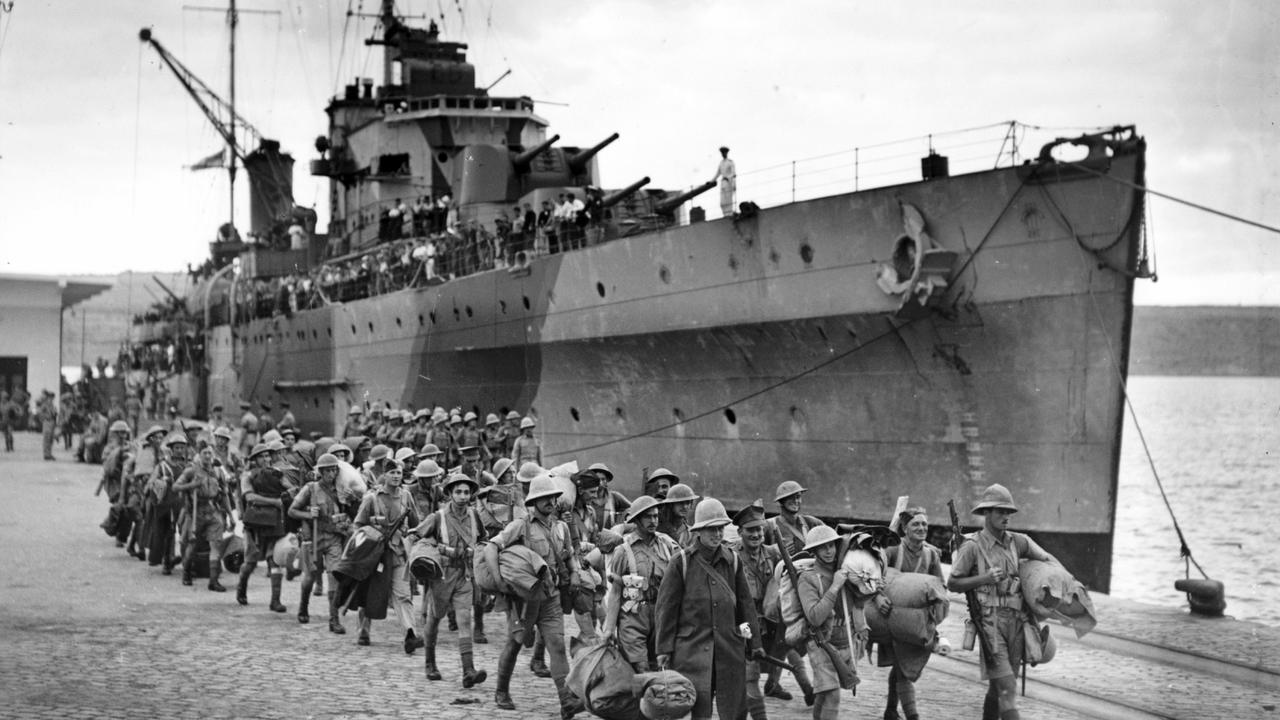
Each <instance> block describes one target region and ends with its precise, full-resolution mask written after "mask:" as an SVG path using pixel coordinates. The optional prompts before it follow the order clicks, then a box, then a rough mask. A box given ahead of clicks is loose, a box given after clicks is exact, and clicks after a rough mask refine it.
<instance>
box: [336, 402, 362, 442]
mask: <svg viewBox="0 0 1280 720" xmlns="http://www.w3.org/2000/svg"><path fill="white" fill-rule="evenodd" d="M363 416H364V410H361V409H360V406H359V405H352V406H351V409H350V410H348V411H347V424H346V425H344V426H343V428H342V434H341V435H340V437H355V436H356V435H359V434H360V426H361V424H362V423H363V421H364V417H363Z"/></svg>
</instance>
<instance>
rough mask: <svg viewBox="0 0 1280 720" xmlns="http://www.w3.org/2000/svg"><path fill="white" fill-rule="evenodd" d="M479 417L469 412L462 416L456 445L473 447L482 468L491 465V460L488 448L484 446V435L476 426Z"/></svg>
mask: <svg viewBox="0 0 1280 720" xmlns="http://www.w3.org/2000/svg"><path fill="white" fill-rule="evenodd" d="M478 421H479V417H478V416H477V415H476V414H475V413H474V412H471V411H468V412H467V414H466V415H463V416H462V422H463V428H462V431H461V432H459V433H458V443H459V444H460V445H461V446H462V447H474V448H476V451H477V452H478V453H479V454H480V460H481V462H483V463H484V465H483V467H486V468H487V467H490V466H492V464H493V458H492V457H491V456H490V455H489V446H488V445H487V444H485V437H484V433H483V432H481V431H480V428H479V427H478V426H477V424H476V423H477V422H478Z"/></svg>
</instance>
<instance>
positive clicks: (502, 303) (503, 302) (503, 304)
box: [498, 300, 507, 315]
mask: <svg viewBox="0 0 1280 720" xmlns="http://www.w3.org/2000/svg"><path fill="white" fill-rule="evenodd" d="M498 307H499V308H501V309H502V314H503V315H506V314H507V301H506V300H499V301H498Z"/></svg>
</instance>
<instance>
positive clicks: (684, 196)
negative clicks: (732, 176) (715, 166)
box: [653, 180, 716, 213]
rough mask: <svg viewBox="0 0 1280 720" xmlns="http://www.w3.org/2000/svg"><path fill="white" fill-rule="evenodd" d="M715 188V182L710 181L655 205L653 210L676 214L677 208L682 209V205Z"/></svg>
mask: <svg viewBox="0 0 1280 720" xmlns="http://www.w3.org/2000/svg"><path fill="white" fill-rule="evenodd" d="M715 186H716V181H715V180H708V181H706V182H704V183H702V184H701V185H699V186H697V187H695V188H693V189H691V190H686V191H684V192H682V193H680V194H679V195H676V196H675V197H669V198H667V199H666V200H663V201H662V202H660V203H658V204H657V205H655V206H654V208H653V209H654V211H655V212H660V213H670V212H674V211H675V209H676V208H678V207H680V206H681V205H683V204H685V203H686V202H688V201H689V200H692V199H693V198H695V197H697V196H699V195H701V194H702V193H704V192H706V191H708V190H710V189H711V188H713V187H715Z"/></svg>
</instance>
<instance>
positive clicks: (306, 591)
mask: <svg viewBox="0 0 1280 720" xmlns="http://www.w3.org/2000/svg"><path fill="white" fill-rule="evenodd" d="M310 609H311V588H310V587H308V586H307V585H305V584H304V585H303V586H302V595H301V596H300V597H299V598H298V624H299V625H306V624H307V623H309V622H311V614H310V612H309V610H310Z"/></svg>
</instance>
